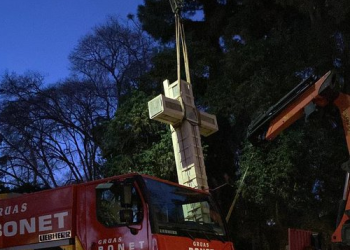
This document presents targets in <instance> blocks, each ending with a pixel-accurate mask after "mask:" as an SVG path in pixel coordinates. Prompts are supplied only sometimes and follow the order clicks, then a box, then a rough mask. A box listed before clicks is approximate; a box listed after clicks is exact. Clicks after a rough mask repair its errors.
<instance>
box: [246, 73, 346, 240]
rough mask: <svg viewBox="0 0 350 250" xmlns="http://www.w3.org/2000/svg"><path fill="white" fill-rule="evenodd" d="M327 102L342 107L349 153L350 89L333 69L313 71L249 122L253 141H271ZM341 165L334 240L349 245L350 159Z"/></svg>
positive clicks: (250, 136)
mask: <svg viewBox="0 0 350 250" xmlns="http://www.w3.org/2000/svg"><path fill="white" fill-rule="evenodd" d="M326 105H335V106H336V107H337V108H338V110H339V113H340V116H341V119H342V123H343V128H344V133H345V139H346V144H347V149H348V152H349V155H350V93H347V91H346V90H345V88H343V89H342V88H341V87H340V86H339V82H338V81H336V74H335V73H334V72H332V71H329V72H327V73H326V74H325V75H323V76H322V77H321V78H317V77H316V76H314V75H311V76H310V77H308V78H306V79H305V80H303V81H302V82H301V83H300V84H298V85H297V86H296V87H295V88H294V89H293V90H292V91H290V92H289V93H288V94H287V95H286V96H284V97H283V98H282V99H281V100H280V101H279V102H277V103H276V104H275V105H273V106H272V107H270V108H269V109H268V110H267V111H266V112H264V113H263V114H262V115H260V116H259V117H257V119H255V120H254V121H253V122H252V123H251V124H250V126H249V128H248V134H247V137H248V139H249V140H250V141H251V142H252V143H253V144H257V143H260V142H263V141H271V140H273V139H274V138H276V137H277V136H278V135H279V134H280V133H281V132H282V131H283V130H285V129H287V128H288V127H289V126H290V125H292V124H293V123H294V122H295V121H297V120H298V119H300V118H301V117H303V116H309V115H310V114H312V113H313V112H314V111H315V110H316V109H317V107H325V106H326ZM342 168H343V169H344V170H345V171H346V178H345V186H344V192H343V198H342V201H341V205H340V209H339V215H338V221H337V227H336V229H335V231H334V233H333V235H332V242H334V243H338V244H341V245H345V246H350V187H349V178H350V174H349V173H350V164H349V161H347V162H346V163H344V164H343V165H342Z"/></svg>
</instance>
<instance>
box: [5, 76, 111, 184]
mask: <svg viewBox="0 0 350 250" xmlns="http://www.w3.org/2000/svg"><path fill="white" fill-rule="evenodd" d="M0 88H1V89H2V99H1V100H2V101H1V110H0V112H1V113H0V117H1V118H0V133H1V135H2V143H1V148H0V151H1V155H2V158H3V159H4V160H3V162H2V163H3V164H1V168H0V172H1V173H3V174H4V178H3V180H4V182H6V183H7V184H10V185H18V186H20V185H23V184H26V183H31V184H33V185H34V186H36V185H38V186H45V187H56V186H59V185H62V184H63V182H65V181H73V182H75V181H78V182H80V181H86V180H93V179H96V178H100V177H101V173H102V169H101V167H102V165H103V159H102V158H101V157H100V149H99V147H98V144H97V136H96V133H97V132H98V127H99V126H101V125H102V124H103V123H104V122H105V121H108V120H110V118H111V116H112V115H113V113H114V111H115V110H116V106H115V103H116V101H115V99H116V94H115V91H114V90H115V88H113V87H112V86H111V85H103V84H100V85H95V84H92V83H91V82H75V81H66V82H63V83H60V84H57V85H55V86H50V87H43V84H42V77H41V76H40V75H38V74H28V75H24V76H18V75H16V74H7V75H5V76H4V77H3V79H2V82H1V87H0Z"/></svg>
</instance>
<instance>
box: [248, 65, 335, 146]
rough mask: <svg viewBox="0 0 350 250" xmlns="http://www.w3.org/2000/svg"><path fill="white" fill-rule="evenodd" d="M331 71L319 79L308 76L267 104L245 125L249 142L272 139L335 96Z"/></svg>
mask: <svg viewBox="0 0 350 250" xmlns="http://www.w3.org/2000/svg"><path fill="white" fill-rule="evenodd" d="M334 82H335V78H334V74H332V72H331V71H329V72H327V73H326V74H325V75H324V76H322V77H321V78H320V79H318V80H317V79H316V78H315V77H314V76H310V77H309V78H307V79H305V80H304V81H302V82H301V83H299V84H298V85H297V86H296V87H295V88H294V89H293V90H292V91H290V92H289V93H288V94H287V95H286V96H284V97H283V98H282V99H281V100H280V101H279V102H277V103H276V104H275V105H273V106H272V107H270V108H269V109H268V110H267V111H266V112H265V113H264V114H262V115H261V116H259V117H258V118H257V119H256V120H255V121H253V122H252V123H251V125H250V126H249V127H248V135H247V136H248V139H249V140H250V141H251V142H252V143H258V142H261V141H264V140H268V141H270V140H273V139H274V138H275V137H276V136H277V135H278V134H280V133H281V132H282V131H283V130H284V129H286V128H288V127H289V126H290V125H292V124H293V123H294V122H295V121H297V120H298V119H300V118H301V117H302V116H304V115H306V116H308V115H310V114H311V113H312V112H313V111H314V110H315V107H316V106H321V107H323V106H325V105H327V104H328V103H329V102H331V101H333V100H334V99H335V98H336V97H337V95H338V94H337V93H335V92H334V91H333V88H334Z"/></svg>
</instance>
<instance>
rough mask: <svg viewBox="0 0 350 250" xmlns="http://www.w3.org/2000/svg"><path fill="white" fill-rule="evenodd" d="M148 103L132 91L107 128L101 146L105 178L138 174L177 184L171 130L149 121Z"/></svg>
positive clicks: (146, 99)
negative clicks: (105, 171)
mask: <svg viewBox="0 0 350 250" xmlns="http://www.w3.org/2000/svg"><path fill="white" fill-rule="evenodd" d="M151 99H152V98H151V97H150V96H148V95H146V94H145V93H144V92H142V91H133V92H132V93H130V95H128V99H127V101H126V102H125V103H124V104H123V106H122V107H119V109H118V110H117V112H116V114H115V118H114V119H113V120H112V122H111V123H109V124H108V128H107V131H106V133H105V135H104V138H103V144H102V151H103V155H104V157H106V159H107V167H106V170H107V171H108V172H107V173H106V175H111V174H112V173H113V174H116V173H119V174H121V173H125V172H140V173H145V174H151V175H155V176H158V177H161V178H165V179H172V180H176V168H175V161H174V154H173V150H172V142H171V134H170V130H169V129H165V125H162V124H160V123H159V122H156V121H152V120H150V119H149V115H148V108H147V101H149V100H151Z"/></svg>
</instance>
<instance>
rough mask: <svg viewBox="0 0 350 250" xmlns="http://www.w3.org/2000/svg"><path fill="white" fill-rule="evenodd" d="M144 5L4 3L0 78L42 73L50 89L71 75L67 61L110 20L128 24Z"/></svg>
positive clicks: (80, 0) (57, 0)
mask: <svg viewBox="0 0 350 250" xmlns="http://www.w3.org/2000/svg"><path fill="white" fill-rule="evenodd" d="M142 3H143V0H1V1H0V18H1V21H0V76H1V75H3V74H4V73H5V72H6V71H8V72H16V73H18V74H23V73H25V72H26V71H37V72H39V73H41V74H42V75H43V76H45V82H46V83H54V82H56V81H58V80H60V79H64V78H65V77H67V76H68V75H69V69H68V68H69V61H68V55H69V53H70V52H71V51H72V50H73V48H74V47H75V46H76V45H77V42H78V40H79V39H80V38H82V37H83V36H84V35H86V34H87V33H88V32H89V31H91V29H92V28H93V27H94V26H96V25H98V24H101V23H104V22H105V21H106V19H107V17H108V16H118V17H120V18H121V19H124V20H126V16H127V15H128V14H130V13H131V14H136V12H137V6H138V5H139V4H142Z"/></svg>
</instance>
